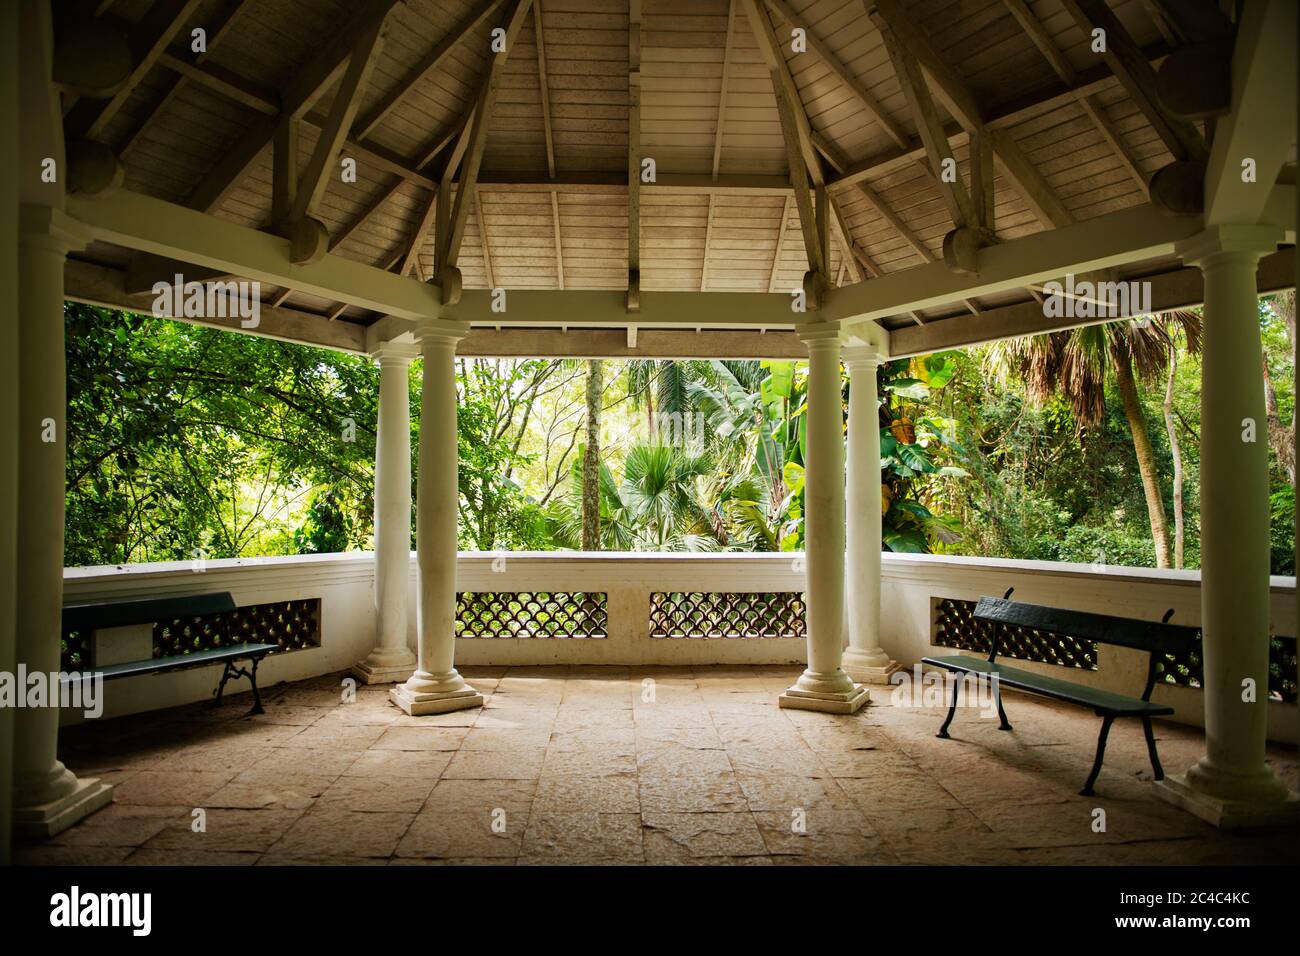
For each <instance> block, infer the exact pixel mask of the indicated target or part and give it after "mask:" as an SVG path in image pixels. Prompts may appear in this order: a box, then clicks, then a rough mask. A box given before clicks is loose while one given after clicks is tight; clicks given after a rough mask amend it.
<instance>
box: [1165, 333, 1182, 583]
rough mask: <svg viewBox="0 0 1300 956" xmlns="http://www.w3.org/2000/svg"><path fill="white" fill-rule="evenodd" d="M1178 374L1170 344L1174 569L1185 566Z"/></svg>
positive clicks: (1168, 387) (1174, 350) (1167, 387)
mask: <svg viewBox="0 0 1300 956" xmlns="http://www.w3.org/2000/svg"><path fill="white" fill-rule="evenodd" d="M1177 372H1178V346H1177V344H1176V343H1174V342H1170V343H1169V378H1168V379H1167V380H1166V382H1165V431H1167V432H1168V433H1169V452H1170V454H1171V455H1173V459H1174V567H1175V568H1180V569H1181V568H1182V566H1183V452H1182V449H1181V448H1179V447H1178V430H1177V429H1176V428H1175V427H1174V376H1175V374H1176V373H1177Z"/></svg>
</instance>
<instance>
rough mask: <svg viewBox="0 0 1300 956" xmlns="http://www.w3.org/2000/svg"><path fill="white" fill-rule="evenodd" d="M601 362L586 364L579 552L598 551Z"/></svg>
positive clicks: (602, 382) (593, 360) (602, 371)
mask: <svg viewBox="0 0 1300 956" xmlns="http://www.w3.org/2000/svg"><path fill="white" fill-rule="evenodd" d="M604 364H605V363H604V362H602V361H601V360H600V359H592V360H591V361H589V362H588V363H587V447H586V448H585V449H584V451H583V455H582V550H583V551H599V550H600V401H601V395H602V393H603V392H604V390H605V388H604V381H603V379H604V375H603V373H604Z"/></svg>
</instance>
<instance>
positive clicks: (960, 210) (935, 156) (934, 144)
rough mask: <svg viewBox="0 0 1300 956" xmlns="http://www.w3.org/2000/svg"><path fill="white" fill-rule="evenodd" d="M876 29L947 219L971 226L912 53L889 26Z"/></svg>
mask: <svg viewBox="0 0 1300 956" xmlns="http://www.w3.org/2000/svg"><path fill="white" fill-rule="evenodd" d="M877 9H879V8H877ZM877 27H878V28H879V29H880V32H881V36H882V37H883V38H884V41H885V49H886V51H887V52H888V53H889V59H890V60H891V61H892V63H893V65H894V73H895V75H896V76H897V78H898V84H899V86H901V87H902V89H903V96H904V98H905V99H906V100H907V105H908V106H909V107H910V108H911V111H912V117H913V119H915V120H916V126H917V131H918V132H919V133H920V136H921V142H922V143H924V144H925V153H926V155H927V156H928V157H929V159H930V167H931V171H932V172H933V173H934V178H935V181H936V184H937V185H938V187H939V193H940V195H941V196H942V197H943V202H944V205H945V206H947V207H948V216H949V218H950V219H952V223H953V226H954V227H956V228H961V227H962V226H967V225H972V224H973V223H974V220H975V216H974V209H973V208H972V207H971V201H970V195H969V194H968V193H967V192H966V187H965V185H964V184H963V183H962V181H961V176H960V175H952V176H949V175H947V174H946V170H949V169H951V170H954V171H955V170H956V168H957V160H956V158H955V157H954V156H953V153H952V146H951V144H949V142H948V136H947V134H946V133H945V132H944V129H943V123H942V122H941V121H940V120H939V112H938V110H936V109H935V108H934V100H932V99H931V98H930V90H929V88H928V87H927V85H926V82H925V79H924V77H922V76H921V71H920V70H919V69H917V63H916V59H915V51H913V50H910V49H904V48H902V47H900V45H899V42H900V41H899V38H898V37H897V36H896V35H895V34H894V32H893V28H892V26H891V25H890V23H889V22H886V21H885V20H884V19H883V18H881V19H879V20H878V22H877Z"/></svg>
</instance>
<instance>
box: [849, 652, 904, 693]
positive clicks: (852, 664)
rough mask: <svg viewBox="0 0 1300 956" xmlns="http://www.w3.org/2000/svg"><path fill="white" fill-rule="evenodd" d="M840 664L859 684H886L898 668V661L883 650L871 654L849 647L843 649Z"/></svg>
mask: <svg viewBox="0 0 1300 956" xmlns="http://www.w3.org/2000/svg"><path fill="white" fill-rule="evenodd" d="M840 666H841V667H843V668H844V673H846V674H848V675H849V677H850V678H852V679H853V680H854V681H856V682H858V683H859V684H888V683H889V676H890V675H891V674H893V673H894V671H896V670H898V661H896V660H892V659H890V657H889V655H888V654H886V653H885V652H884V651H879V652H877V653H875V654H872V653H870V652H865V653H864V652H861V651H855V650H854V649H853V648H851V647H850V648H848V649H846V650H845V651H844V660H843V661H842V662H841V664H840Z"/></svg>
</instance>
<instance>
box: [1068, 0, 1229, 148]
mask: <svg viewBox="0 0 1300 956" xmlns="http://www.w3.org/2000/svg"><path fill="white" fill-rule="evenodd" d="M1061 4H1062V6H1064V7H1065V9H1066V11H1067V12H1069V14H1070V16H1072V17H1073V18H1074V20H1075V23H1077V24H1078V26H1079V29H1081V30H1082V31H1083V32H1084V33H1085V34H1091V33H1092V31H1093V30H1098V29H1100V30H1103V31H1105V37H1106V45H1105V50H1104V51H1103V53H1102V54H1101V55H1102V56H1103V57H1104V58H1105V59H1106V62H1107V63H1108V64H1110V68H1111V69H1112V70H1114V71H1115V75H1116V76H1118V77H1119V78H1120V81H1121V82H1122V83H1123V84H1124V87H1125V89H1127V90H1128V93H1129V96H1131V97H1133V100H1134V102H1136V103H1137V105H1138V107H1139V108H1140V109H1141V110H1142V112H1143V114H1144V115H1145V116H1146V118H1147V122H1149V123H1150V124H1151V125H1152V127H1153V128H1154V129H1155V131H1156V133H1157V134H1159V136H1160V139H1161V140H1162V141H1163V142H1164V144H1165V147H1166V148H1167V149H1168V150H1169V152H1171V153H1172V154H1173V156H1174V159H1176V160H1192V161H1195V162H1204V161H1205V159H1206V157H1207V156H1208V155H1209V150H1208V149H1207V148H1206V145H1205V139H1204V138H1203V137H1202V136H1201V134H1200V132H1199V131H1198V130H1197V129H1196V127H1195V126H1193V125H1192V124H1191V123H1189V122H1187V121H1186V120H1183V119H1179V118H1178V117H1176V116H1173V115H1172V114H1170V113H1169V112H1168V111H1167V110H1166V109H1165V108H1164V106H1163V105H1162V104H1161V102H1160V97H1159V96H1158V95H1157V94H1156V74H1155V70H1153V69H1152V68H1151V64H1150V63H1149V62H1147V58H1146V57H1145V56H1144V55H1143V54H1142V51H1141V50H1140V49H1139V47H1138V45H1137V44H1136V43H1134V42H1133V38H1132V37H1131V36H1129V33H1128V31H1127V30H1125V29H1124V25H1123V24H1122V23H1121V22H1120V20H1119V18H1118V17H1116V16H1115V14H1114V13H1112V12H1111V10H1110V8H1109V7H1108V6H1106V4H1105V2H1104V0H1061Z"/></svg>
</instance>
